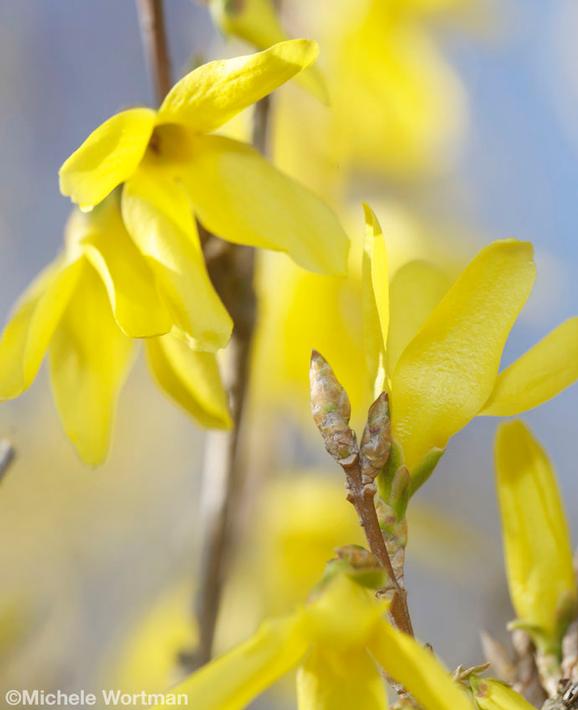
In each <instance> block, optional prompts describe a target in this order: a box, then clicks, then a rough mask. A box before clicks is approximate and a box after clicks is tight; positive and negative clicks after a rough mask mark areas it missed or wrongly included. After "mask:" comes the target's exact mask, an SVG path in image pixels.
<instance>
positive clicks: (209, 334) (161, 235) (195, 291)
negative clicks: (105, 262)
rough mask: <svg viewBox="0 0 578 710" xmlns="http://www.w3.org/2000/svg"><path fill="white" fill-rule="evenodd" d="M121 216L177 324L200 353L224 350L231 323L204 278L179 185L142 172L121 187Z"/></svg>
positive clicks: (196, 239)
mask: <svg viewBox="0 0 578 710" xmlns="http://www.w3.org/2000/svg"><path fill="white" fill-rule="evenodd" d="M122 214H123V219H124V222H125V224H126V227H127V229H128V231H129V232H130V234H131V236H132V238H133V240H134V241H135V243H136V245H137V246H138V248H139V250H140V251H141V253H142V254H143V255H144V256H145V257H146V258H147V261H148V265H149V267H150V268H151V270H152V271H153V273H154V275H155V277H156V281H157V286H158V289H159V291H160V293H161V295H162V296H163V298H164V301H165V304H166V306H167V308H168V310H169V312H170V314H171V317H172V319H173V321H174V323H175V325H177V326H178V327H179V328H180V329H181V330H182V331H183V332H184V333H186V334H187V335H188V336H189V338H190V339H191V344H192V345H193V347H195V348H198V349H199V350H211V351H214V350H217V349H218V348H221V347H223V346H224V345H225V344H226V343H227V341H228V340H229V337H230V334H231V329H232V322H231V318H230V316H229V314H228V313H227V311H226V309H225V307H224V306H223V304H222V303H221V300H220V299H219V297H218V295H217V293H216V291H215V289H214V288H213V285H212V283H211V281H210V279H209V276H208V274H207V269H206V267H205V262H204V258H203V255H202V252H201V249H200V245H199V237H198V234H197V229H196V226H195V223H194V220H193V217H192V214H191V210H190V206H189V203H188V200H187V198H186V196H185V195H184V193H183V192H182V191H181V189H180V188H179V186H178V185H177V184H176V183H172V182H170V181H168V180H166V179H162V178H161V176H160V175H159V174H158V173H152V172H148V171H147V172H145V171H144V170H141V171H140V172H139V173H137V174H136V175H135V176H134V177H133V178H132V179H131V180H130V181H129V182H128V183H127V184H126V185H125V187H124V190H123V195H122Z"/></svg>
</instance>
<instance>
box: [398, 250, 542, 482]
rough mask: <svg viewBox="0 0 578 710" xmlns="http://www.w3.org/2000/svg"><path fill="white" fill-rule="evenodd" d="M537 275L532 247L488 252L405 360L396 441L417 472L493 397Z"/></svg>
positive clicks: (471, 266) (442, 304) (455, 287)
mask: <svg viewBox="0 0 578 710" xmlns="http://www.w3.org/2000/svg"><path fill="white" fill-rule="evenodd" d="M534 278H535V267H534V262H533V260H532V246H531V245H530V244H528V243H526V242H518V241H515V240H513V239H509V240H504V241H499V242H494V243H493V244H490V245H489V246H487V247H485V248H484V249H482V250H481V251H480V253H479V254H478V255H477V256H476V257H475V258H474V259H473V261H472V262H471V263H470V264H469V265H468V266H467V268H466V269H465V270H464V272H463V273H462V274H461V276H460V277H459V278H458V279H457V281H456V282H455V283H454V285H453V286H452V287H451V288H450V290H449V291H448V293H447V294H446V295H445V297H444V298H443V299H442V301H441V302H440V303H439V304H438V306H437V307H436V308H435V309H434V311H433V312H432V314H431V315H430V317H429V318H428V319H427V321H426V322H425V323H424V325H423V327H422V328H421V330H420V332H419V333H418V334H417V335H416V337H415V338H414V339H413V340H412V341H411V343H410V344H409V345H408V346H407V348H406V349H405V351H404V352H403V354H402V356H401V357H400V359H399V362H398V364H397V367H396V369H395V372H394V373H393V378H392V380H393V383H392V412H393V429H394V438H395V439H396V441H398V442H399V443H400V444H401V445H402V447H403V450H404V455H405V460H406V464H407V465H408V467H409V469H410V471H411V469H412V468H414V467H415V466H416V465H418V464H419V462H420V461H421V459H422V458H423V457H424V456H425V455H426V454H427V453H428V451H430V450H431V449H433V448H440V449H443V448H445V446H446V444H447V441H448V439H449V438H450V437H451V436H452V435H453V434H455V433H456V432H457V431H459V430H460V429H462V428H463V427H464V426H466V424H467V423H468V422H469V421H470V420H471V419H472V418H473V417H475V416H476V414H478V413H479V412H480V410H481V409H482V407H483V406H484V404H485V403H486V401H487V400H488V397H489V396H490V394H491V392H492V389H493V388H494V383H495V381H496V376H497V374H498V368H499V365H500V358H501V356H502V351H503V349H504V345H505V343H506V340H507V338H508V335H509V333H510V330H511V329H512V326H513V325H514V323H515V321H516V318H517V317H518V314H519V312H520V310H521V309H522V307H523V305H524V303H525V302H526V300H527V298H528V296H529V294H530V291H531V289H532V285H533V283H534Z"/></svg>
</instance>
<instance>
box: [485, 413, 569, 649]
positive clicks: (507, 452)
mask: <svg viewBox="0 0 578 710" xmlns="http://www.w3.org/2000/svg"><path fill="white" fill-rule="evenodd" d="M496 476H497V486H498V500H499V503H500V510H501V514H502V530H503V536H504V549H505V557H506V567H507V573H508V583H509V586H510V596H511V597H512V603H513V605H514V608H515V610H516V614H517V616H518V619H519V620H520V621H521V622H523V623H524V624H527V625H529V626H532V627H536V628H537V629H538V630H539V631H540V632H541V633H542V634H543V635H545V637H546V640H547V641H550V642H552V643H553V644H554V645H555V644H556V643H557V642H558V641H559V640H560V633H561V632H562V631H563V629H564V623H563V622H564V621H567V619H564V614H565V613H567V612H568V608H569V604H573V605H576V602H577V598H576V595H577V593H576V580H575V577H574V570H573V566H572V549H571V546H570V533H569V530H568V523H567V521H566V516H565V515H564V509H563V506H562V501H561V499H560V493H559V491H558V486H557V484H556V476H555V474H554V471H553V470H552V466H551V464H550V461H549V460H548V457H547V456H546V453H545V452H544V450H543V449H542V447H541V446H540V445H539V444H538V442H537V441H536V440H535V439H534V437H533V436H532V434H531V432H530V431H529V430H528V428H527V427H526V426H525V425H524V424H523V423H522V422H520V421H514V422H508V423H507V424H503V425H502V426H501V427H500V428H499V429H498V435H497V438H496Z"/></svg>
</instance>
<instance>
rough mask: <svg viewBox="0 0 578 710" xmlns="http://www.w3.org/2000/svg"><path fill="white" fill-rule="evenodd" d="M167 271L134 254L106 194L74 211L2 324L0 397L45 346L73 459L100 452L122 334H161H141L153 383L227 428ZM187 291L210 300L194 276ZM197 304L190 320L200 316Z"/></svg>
mask: <svg viewBox="0 0 578 710" xmlns="http://www.w3.org/2000/svg"><path fill="white" fill-rule="evenodd" d="M191 222H192V218H191ZM182 247H183V249H194V248H195V247H194V245H193V244H191V245H186V244H183V245H182ZM175 248H176V247H175ZM201 267H202V262H199V268H201ZM168 271H169V270H168V269H167V273H166V277H165V274H164V273H163V272H161V271H160V269H157V272H156V274H155V273H154V272H153V271H152V269H151V267H150V265H149V262H147V260H146V259H145V258H144V257H143V256H142V255H141V254H140V253H139V251H138V249H137V247H136V246H135V244H134V242H133V241H132V240H131V238H130V236H129V234H128V232H127V231H126V229H125V227H124V224H123V221H122V218H121V215H120V206H119V199H118V195H117V194H116V193H115V194H113V195H111V196H110V197H108V198H107V199H106V200H105V201H104V202H103V203H102V204H100V205H99V206H98V207H97V208H95V209H94V210H93V211H92V212H90V213H88V214H85V215H84V214H82V213H80V212H75V213H74V214H73V215H72V217H71V219H70V221H69V224H68V228H67V239H66V248H65V250H64V253H63V254H61V255H60V256H59V257H58V258H57V259H56V260H55V261H54V262H53V263H52V264H51V265H50V266H48V267H47V268H46V269H45V270H44V271H43V272H42V273H41V274H40V276H39V277H38V278H37V279H36V280H35V281H34V282H33V283H32V285H31V286H30V287H29V289H28V290H27V291H26V292H25V294H24V295H23V297H22V298H21V300H20V302H19V304H18V305H17V306H16V308H15V311H14V313H13V315H12V318H11V319H10V321H9V323H8V325H7V326H6V328H5V330H4V333H3V335H2V338H1V340H0V399H11V398H14V397H17V396H19V395H20V394H21V393H22V392H23V391H24V390H25V389H27V388H28V387H29V386H30V384H31V383H32V382H33V380H34V378H35V377H36V374H37V372H38V369H39V367H40V365H41V363H42V360H43V358H44V355H45V353H46V352H47V351H48V352H49V356H50V378H51V382H52V390H53V393H54V398H55V401H56V405H57V409H58V412H59V415H60V418H61V420H62V423H63V425H64V429H65V431H66V433H67V435H68V436H69V438H70V439H71V440H72V442H73V443H74V445H75V446H76V448H77V450H78V452H79V454H80V456H81V457H82V459H83V460H84V461H85V462H86V463H89V464H92V465H97V464H99V463H101V462H102V461H103V459H104V458H105V456H106V453H107V451H108V446H109V440H110V432H111V428H112V419H113V415H114V411H115V407H116V400H117V398H118V394H119V392H120V389H121V387H122V385H123V383H124V380H125V378H126V375H127V374H128V370H129V368H130V365H131V363H132V361H133V345H134V343H133V340H131V337H129V336H135V335H144V334H148V335H151V336H152V335H153V334H154V333H155V332H159V333H163V332H165V333H166V334H165V335H159V336H157V337H150V338H147V339H146V341H145V344H146V350H147V355H148V360H149V365H150V368H151V370H152V372H153V374H154V376H155V378H156V380H157V382H158V384H159V386H160V387H161V389H163V390H164V391H165V392H166V393H167V394H168V395H169V396H170V397H171V398H172V399H174V400H175V401H176V402H178V403H179V404H180V405H181V406H183V407H184V408H185V409H187V410H188V411H189V412H190V413H191V414H192V415H193V416H195V417H196V418H197V419H198V420H199V421H200V422H201V423H202V424H204V425H205V426H211V427H225V428H226V427H228V426H230V417H229V414H228V408H227V399H226V395H225V392H224V390H223V386H222V384H221V379H220V375H219V370H218V366H217V362H216V359H215V355H214V354H212V353H207V352H197V351H195V350H193V349H192V348H191V347H190V345H189V343H188V342H187V339H186V337H185V335H184V334H183V332H182V330H181V329H180V327H179V326H180V322H179V320H178V318H176V317H175V313H174V311H172V309H171V307H170V305H171V301H170V296H171V290H170V286H171V278H172V276H171V274H170V273H168ZM155 275H156V277H157V279H159V280H160V283H159V280H157V279H155ZM193 275H194V272H192V273H191V276H193ZM183 277H184V275H183ZM163 286H166V287H167V292H166V298H165V299H163V298H162V296H161V294H162V293H163V290H162V289H163ZM189 288H190V289H191V292H192V293H195V295H196V298H197V299H198V303H199V304H200V305H201V306H203V305H205V304H208V303H210V302H211V299H216V296H214V295H213V291H212V289H210V290H206V291H204V292H203V289H202V285H201V284H200V283H197V284H195V285H194V286H190V287H189ZM199 310H200V311H201V312H200V314H199V322H200V320H201V319H206V318H207V316H208V314H207V313H206V312H204V309H203V308H202V307H201V308H199ZM209 310H210V309H209ZM166 331H170V332H166Z"/></svg>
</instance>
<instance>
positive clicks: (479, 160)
mask: <svg viewBox="0 0 578 710" xmlns="http://www.w3.org/2000/svg"><path fill="white" fill-rule="evenodd" d="M480 1H482V0H480ZM166 4H167V6H168V19H169V33H170V38H171V45H172V54H173V63H174V68H175V71H177V72H178V71H179V70H180V69H181V68H183V67H184V66H186V63H187V61H188V59H189V57H190V55H191V48H192V47H194V48H195V51H196V52H198V53H201V54H206V53H207V51H208V49H209V46H210V44H211V41H212V35H211V25H210V22H209V20H208V17H207V13H206V11H205V10H204V9H202V8H199V7H197V6H195V5H193V3H191V2H189V1H188V0H167V3H166ZM328 4H329V3H328ZM500 12H501V13H503V15H502V16H501V17H498V16H497V11H496V25H495V26H494V27H493V28H491V29H488V30H487V31H486V32H473V33H468V32H464V31H462V30H460V29H459V28H456V29H455V30H454V31H452V32H445V33H444V37H445V38H447V48H448V56H449V57H450V58H451V61H452V62H453V64H454V66H455V67H456V68H457V71H458V73H459V74H460V76H461V78H462V80H463V82H464V85H465V88H466V91H467V93H468V96H469V104H470V116H471V123H470V132H469V138H468V141H467V143H466V146H465V150H464V153H463V156H462V158H461V159H460V163H459V166H458V171H457V175H456V177H455V187H454V189H453V192H450V194H453V195H454V199H453V200H449V201H448V202H446V203H444V204H442V205H438V210H439V211H440V212H441V213H442V214H443V215H445V216H446V217H448V218H451V219H452V220H453V219H455V220H457V221H460V222H461V223H462V224H465V225H471V229H472V232H473V233H475V234H482V235H484V239H487V240H488V241H489V240H491V239H494V238H500V237H504V236H516V237H519V238H523V239H529V240H531V241H532V242H534V244H535V246H536V251H537V262H538V270H539V274H540V276H539V280H538V285H537V289H536V295H535V297H533V299H532V302H531V304H530V306H529V308H528V309H527V312H526V315H525V317H524V319H523V320H522V322H521V323H520V324H519V325H518V326H516V329H515V332H514V337H513V338H512V340H511V343H510V344H509V346H508V350H507V353H506V360H507V361H509V360H511V359H512V358H513V357H514V356H516V355H518V354H520V353H521V352H523V351H524V349H525V348H526V347H528V346H529V345H530V344H531V343H532V342H535V341H536V340H537V339H538V338H539V337H541V336H542V335H544V334H545V333H546V332H547V331H548V330H549V329H550V328H551V327H553V326H555V325H556V324H557V323H559V322H560V321H561V320H563V319H564V318H566V317H568V316H570V315H572V314H577V313H578V278H577V276H576V274H577V273H578V240H577V238H576V237H577V230H578V214H577V212H578V200H577V192H578V62H577V61H576V60H577V59H578V52H576V51H575V50H573V48H572V39H573V37H575V36H576V30H578V10H577V9H576V3H575V0H557V1H556V2H543V0H519V2H515V1H514V0H511V2H510V3H509V5H508V7H507V8H506V9H504V8H502V9H500ZM151 98H152V97H151V92H150V89H149V83H148V79H147V73H146V68H145V66H144V62H143V56H142V50H141V45H140V35H139V28H138V24H137V17H136V10H135V6H134V3H133V2H132V1H131V0H99V2H86V1H85V2H82V0H76V1H75V0H18V1H17V2H16V1H14V0H0V101H1V103H0V313H1V314H2V316H4V315H5V314H7V312H8V310H9V308H10V306H11V304H12V303H13V301H14V300H15V298H16V297H17V296H18V295H19V293H20V292H21V291H22V289H23V288H24V287H25V286H26V285H27V283H28V282H29V281H30V279H31V278H32V276H33V275H34V274H35V273H36V272H37V271H38V270H39V269H40V268H41V267H42V266H43V265H45V264H46V263H47V262H48V261H49V260H51V259H52V258H53V256H54V255H55V253H56V251H57V250H58V248H59V246H60V243H61V239H62V227H63V224H64V222H65V219H66V217H67V214H68V212H69V203H68V201H67V200H66V199H64V198H63V197H61V196H60V195H59V192H58V181H57V171H58V167H59V165H60V164H61V162H62V161H63V159H64V158H65V157H66V156H67V155H68V154H69V153H70V152H71V150H73V149H74V148H75V147H76V146H77V145H78V144H79V143H80V142H81V141H82V140H83V138H84V137H85V136H86V135H87V133H88V132H89V131H90V130H92V129H93V128H94V127H96V126H97V125H98V124H99V123H100V122H101V121H102V120H104V119H105V118H107V117H108V116H110V115H111V114H113V113H115V112H116V111H117V110H119V108H121V107H123V106H128V105H133V104H142V103H150V102H151ZM44 385H45V383H43V385H42V387H43V389H44V394H42V396H41V397H45V398H46V399H47V398H48V394H47V388H46V387H45V386H44ZM128 396H130V393H129V395H128ZM27 402H28V404H26V402H25V403H24V404H23V405H20V404H14V405H8V408H7V409H4V410H3V411H2V413H0V425H1V426H3V427H4V428H5V429H7V433H9V432H14V431H16V435H17V436H18V426H24V425H20V424H18V422H21V421H22V420H23V418H24V417H25V416H28V415H29V414H30V411H31V407H34V408H37V407H38V408H40V409H42V408H43V407H48V406H49V405H47V404H46V403H44V404H42V403H41V404H37V400H27ZM41 402H44V399H41ZM577 412H578V387H575V388H574V389H572V390H570V391H568V392H566V393H565V394H563V395H562V396H561V397H559V398H558V399H557V400H556V401H555V402H553V403H550V404H548V405H546V406H544V407H543V408H541V409H540V410H539V411H536V412H533V413H530V414H529V415H528V416H527V420H528V421H529V422H530V423H531V424H532V425H533V427H534V428H535V431H536V432H537V433H538V434H539V436H540V439H541V440H542V442H543V443H544V445H545V446H546V448H547V449H548V450H549V451H550V453H551V455H552V458H553V459H554V461H555V464H556V466H557V469H558V472H559V475H560V479H561V484H562V487H563V491H564V496H565V499H566V505H567V509H568V513H569V517H570V521H571V524H572V527H573V529H574V533H575V539H576V540H578V519H577V516H576V510H577V509H578V474H577V471H576V464H575V462H576V458H577V452H578V438H577V434H578V418H577V416H576V413H577ZM158 416H159V417H160V416H164V417H165V418H166V419H165V424H164V425H163V431H165V432H166V434H167V437H168V436H170V435H173V434H175V435H178V436H180V437H181V438H182V439H185V438H186V437H187V436H188V434H187V433H186V432H187V431H188V430H187V428H186V425H185V424H184V423H183V421H182V418H180V415H177V414H175V413H174V412H173V410H172V409H170V408H169V407H168V406H167V407H166V408H165V407H164V405H161V406H160V407H159V409H158ZM146 422H147V426H150V427H153V426H155V419H154V417H153V416H151V417H149V419H148V420H146ZM30 426H32V425H28V428H27V429H26V431H27V432H28V435H29V436H30V432H31V431H32V432H34V427H33V426H32V429H30ZM50 426H53V429H50V430H49V432H50V434H49V435H54V436H55V437H58V436H61V434H60V433H59V429H58V425H57V424H54V423H53V424H51V425H50ZM494 431H495V422H494V421H492V420H483V421H479V422H476V423H474V424H473V425H472V426H471V427H469V428H468V429H467V430H466V431H465V432H463V433H462V434H461V435H460V436H458V437H457V438H456V440H455V442H454V444H453V445H452V447H451V449H450V451H449V453H448V454H447V456H446V459H445V461H444V462H443V465H441V466H440V470H439V471H438V472H437V473H436V476H434V478H433V479H432V481H431V483H430V484H428V487H427V490H425V491H424V493H423V496H422V500H424V501H429V502H430V503H434V504H436V505H437V506H440V507H441V508H445V509H447V510H450V511H452V514H453V515H454V517H456V519H458V520H460V521H462V522H463V523H464V524H465V523H467V524H468V525H470V526H472V527H474V528H476V529H478V530H479V531H480V532H482V533H483V535H484V536H486V541H487V542H488V548H487V549H488V550H489V552H484V553H479V554H480V556H479V559H478V558H476V559H475V560H473V564H472V566H471V567H469V568H468V570H466V571H465V572H464V573H463V575H462V579H461V582H459V581H458V585H460V584H461V585H462V586H459V587H458V589H459V590H462V591H463V593H462V591H460V593H456V591H455V587H453V586H452V585H454V584H455V581H456V580H455V579H453V578H448V577H444V575H441V574H440V575H437V576H436V575H434V576H432V574H431V572H428V571H427V570H425V571H424V569H422V568H421V567H420V566H419V565H415V566H410V574H409V583H410V588H411V589H412V598H413V602H414V606H415V609H416V612H415V615H416V625H417V626H418V628H421V629H422V630H423V632H422V636H423V637H424V638H432V639H434V638H435V639H439V646H438V647H439V648H440V650H441V651H442V652H445V653H446V655H447V656H448V657H449V660H450V661H452V662H453V661H455V662H457V661H458V660H460V661H463V660H464V656H468V657H469V658H470V659H473V660H476V654H477V652H478V649H477V641H476V637H475V629H476V628H477V627H479V626H480V625H489V626H492V627H496V628H498V627H499V625H500V624H501V622H502V620H503V618H509V616H508V615H511V612H510V611H509V610H508V605H507V597H506V595H505V590H504V585H503V578H502V577H501V550H500V546H499V544H498V539H499V530H498V523H497V515H496V506H495V500H494V498H495V496H494V490H493V479H492V476H493V474H492V464H491V449H492V440H493V434H494ZM0 434H2V431H0ZM21 438H22V441H21V442H20V443H28V444H29V440H28V442H27V441H26V439H25V438H24V436H22V437H21ZM195 441H196V440H195ZM189 445H190V446H192V444H191V443H190V442H189ZM197 445H198V442H197ZM185 450H187V451H190V449H187V448H186V446H185ZM155 455H157V454H155V452H153V453H151V456H150V457H149V459H148V466H149V467H150V468H154V465H155V461H157V462H158V461H160V459H155ZM65 456H68V454H65ZM70 456H72V455H70ZM158 456H159V457H160V454H158ZM71 460H72V459H70V458H68V459H66V461H67V465H68V464H70V461H71ZM151 462H152V463H151ZM181 474H182V471H181V473H180V474H177V473H175V474H174V480H175V481H176V483H175V485H176V486H177V484H178V485H180V486H181V488H177V489H178V490H180V491H181V492H182V490H184V489H183V486H184V487H185V488H186V486H190V482H189V483H187V482H186V481H185V478H183V477H182V475H181ZM179 476H180V477H179ZM171 480H172V479H171ZM178 510H179V509H178V507H177V508H174V507H170V505H169V504H168V503H167V505H166V511H165V513H166V515H167V517H171V516H174V515H177V514H178ZM159 529H160V524H159ZM127 534H128V533H127ZM127 544H128V543H127ZM135 545H136V543H135ZM159 554H160V552H159ZM477 555H478V553H477V552H476V553H475V556H477ZM485 555H487V556H485ZM143 569H144V567H143ZM143 574H144V572H143ZM459 576H460V575H459V574H458V575H457V577H458V579H459ZM432 599H433V601H434V602H435V604H437V605H438V609H439V610H440V611H439V613H437V614H431V605H432ZM448 600H449V601H448ZM119 613H120V611H119ZM449 619H451V620H452V621H453V631H454V633H453V634H448V633H447V630H448V628H449V626H448V623H449V622H448V620H449Z"/></svg>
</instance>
